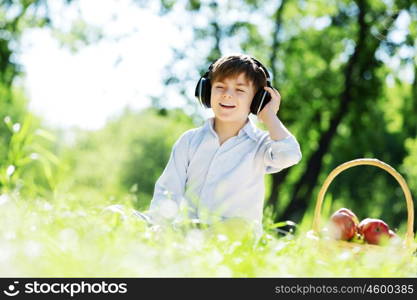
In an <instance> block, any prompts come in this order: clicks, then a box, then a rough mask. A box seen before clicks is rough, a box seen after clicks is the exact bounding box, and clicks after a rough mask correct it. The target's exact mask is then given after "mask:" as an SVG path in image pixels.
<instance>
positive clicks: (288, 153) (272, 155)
mask: <svg viewBox="0 0 417 300" xmlns="http://www.w3.org/2000/svg"><path fill="white" fill-rule="evenodd" d="M301 158H302V154H301V150H300V145H299V144H298V142H297V140H296V138H295V137H294V136H293V135H290V136H288V137H286V138H283V139H281V140H276V141H275V140H272V139H271V138H270V137H269V136H268V138H267V140H266V142H265V147H264V164H265V173H267V174H272V173H277V172H279V171H281V170H283V169H285V168H288V167H291V166H292V165H295V164H297V163H298V162H299V161H300V160H301Z"/></svg>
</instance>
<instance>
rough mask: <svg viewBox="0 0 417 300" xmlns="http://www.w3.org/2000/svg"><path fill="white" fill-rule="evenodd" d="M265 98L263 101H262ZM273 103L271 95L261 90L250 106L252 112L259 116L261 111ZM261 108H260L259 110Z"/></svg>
mask: <svg viewBox="0 0 417 300" xmlns="http://www.w3.org/2000/svg"><path fill="white" fill-rule="evenodd" d="M268 86H270V85H269V84H268ZM262 98H263V101H262ZM269 101H271V95H270V94H269V93H268V92H267V91H266V90H264V89H259V90H258V91H257V92H256V94H255V96H254V97H253V99H252V103H251V106H250V112H251V113H253V114H254V115H257V113H258V111H261V110H262V109H263V108H264V107H265V105H267V104H268V102H269ZM259 106H260V108H259Z"/></svg>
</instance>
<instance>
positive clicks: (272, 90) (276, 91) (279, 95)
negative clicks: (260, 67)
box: [264, 86, 281, 97]
mask: <svg viewBox="0 0 417 300" xmlns="http://www.w3.org/2000/svg"><path fill="white" fill-rule="evenodd" d="M264 89H265V90H267V91H268V92H269V93H270V94H271V95H273V94H275V95H277V96H278V97H281V94H280V93H279V92H278V90H277V89H274V88H270V87H269V86H266V87H264Z"/></svg>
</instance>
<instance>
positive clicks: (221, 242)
mask: <svg viewBox="0 0 417 300" xmlns="http://www.w3.org/2000/svg"><path fill="white" fill-rule="evenodd" d="M60 197H62V196H60ZM58 198H59V197H58ZM84 201H86V202H88V203H89V205H85V203H86V202H80V201H75V200H74V199H72V200H71V201H68V199H63V200H62V201H61V202H60V201H58V200H54V201H53V202H48V201H45V200H43V199H35V200H34V199H31V200H29V199H22V198H20V197H19V196H13V195H2V196H0V275H1V276H8V277H9V276H10V277H15V276H16V277H21V276H27V277H35V276H39V277H58V276H62V277H78V276H79V277H100V276H101V277H127V276H129V277H130V276H131V277H339V276H343V277H416V276H417V258H416V256H415V255H414V256H413V255H410V254H408V253H404V252H402V250H401V247H399V246H398V245H395V244H394V245H390V246H386V247H380V248H379V249H377V250H367V251H361V250H360V249H359V248H355V247H354V248H344V247H340V246H338V245H337V244H334V243H332V242H331V241H325V240H319V241H316V240H314V239H310V238H308V237H307V236H306V231H305V230H298V232H297V234H295V235H287V236H283V237H278V236H277V235H276V234H274V233H273V232H265V234H264V235H263V236H262V238H261V239H260V240H258V241H257V242H255V241H254V239H253V237H252V235H251V234H250V233H249V232H248V231H245V230H244V228H241V227H239V225H238V224H237V223H234V224H220V225H216V226H212V227H210V228H203V229H199V228H196V227H194V226H185V225H183V226H176V227H172V226H167V227H159V228H156V227H149V226H147V225H146V224H145V223H144V222H143V221H141V220H140V219H138V218H136V217H134V216H132V215H131V213H130V212H131V209H129V208H127V207H124V208H123V209H122V210H119V211H117V210H113V211H112V210H108V209H107V210H103V208H104V207H105V205H95V204H94V203H96V202H89V199H85V200H84Z"/></svg>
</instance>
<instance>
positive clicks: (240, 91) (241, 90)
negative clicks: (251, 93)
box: [237, 89, 245, 92]
mask: <svg viewBox="0 0 417 300" xmlns="http://www.w3.org/2000/svg"><path fill="white" fill-rule="evenodd" d="M237 91H238V92H245V91H244V90H239V89H238V90H237Z"/></svg>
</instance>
